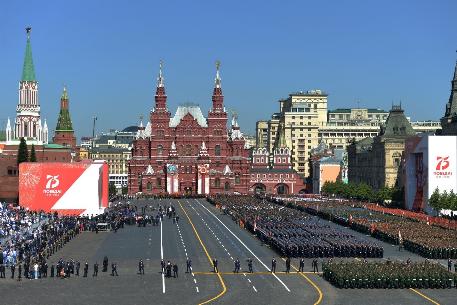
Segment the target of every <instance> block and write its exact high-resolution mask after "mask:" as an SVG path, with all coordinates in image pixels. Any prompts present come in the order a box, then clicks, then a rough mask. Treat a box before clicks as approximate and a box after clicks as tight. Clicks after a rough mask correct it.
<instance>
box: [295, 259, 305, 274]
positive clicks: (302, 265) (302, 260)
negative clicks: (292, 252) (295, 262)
mask: <svg viewBox="0 0 457 305" xmlns="http://www.w3.org/2000/svg"><path fill="white" fill-rule="evenodd" d="M304 269H305V260H304V259H303V257H302V258H300V267H299V268H298V271H297V272H303V270H304Z"/></svg>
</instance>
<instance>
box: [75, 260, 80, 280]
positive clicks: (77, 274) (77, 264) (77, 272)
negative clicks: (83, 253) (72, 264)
mask: <svg viewBox="0 0 457 305" xmlns="http://www.w3.org/2000/svg"><path fill="white" fill-rule="evenodd" d="M79 268H81V263H80V262H79V261H77V262H76V276H79Z"/></svg>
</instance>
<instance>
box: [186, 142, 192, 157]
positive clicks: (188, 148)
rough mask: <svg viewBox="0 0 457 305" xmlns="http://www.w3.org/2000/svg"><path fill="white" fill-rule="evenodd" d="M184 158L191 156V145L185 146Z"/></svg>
mask: <svg viewBox="0 0 457 305" xmlns="http://www.w3.org/2000/svg"><path fill="white" fill-rule="evenodd" d="M186 156H192V145H190V144H187V145H186Z"/></svg>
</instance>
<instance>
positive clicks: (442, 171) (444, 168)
mask: <svg viewBox="0 0 457 305" xmlns="http://www.w3.org/2000/svg"><path fill="white" fill-rule="evenodd" d="M436 161H437V163H436V167H435V171H434V172H433V174H434V175H435V177H437V178H449V177H450V176H452V171H451V170H450V169H448V168H449V165H450V162H449V156H437V157H436Z"/></svg>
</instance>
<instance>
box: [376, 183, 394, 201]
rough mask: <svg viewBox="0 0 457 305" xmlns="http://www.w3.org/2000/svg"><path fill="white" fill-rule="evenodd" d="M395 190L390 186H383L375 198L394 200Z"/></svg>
mask: <svg viewBox="0 0 457 305" xmlns="http://www.w3.org/2000/svg"><path fill="white" fill-rule="evenodd" d="M393 192H394V190H393V189H392V188H390V187H386V186H384V187H382V188H381V189H380V190H379V191H378V192H377V193H376V195H375V199H376V201H378V202H381V203H383V202H385V201H387V200H392V194H393Z"/></svg>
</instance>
